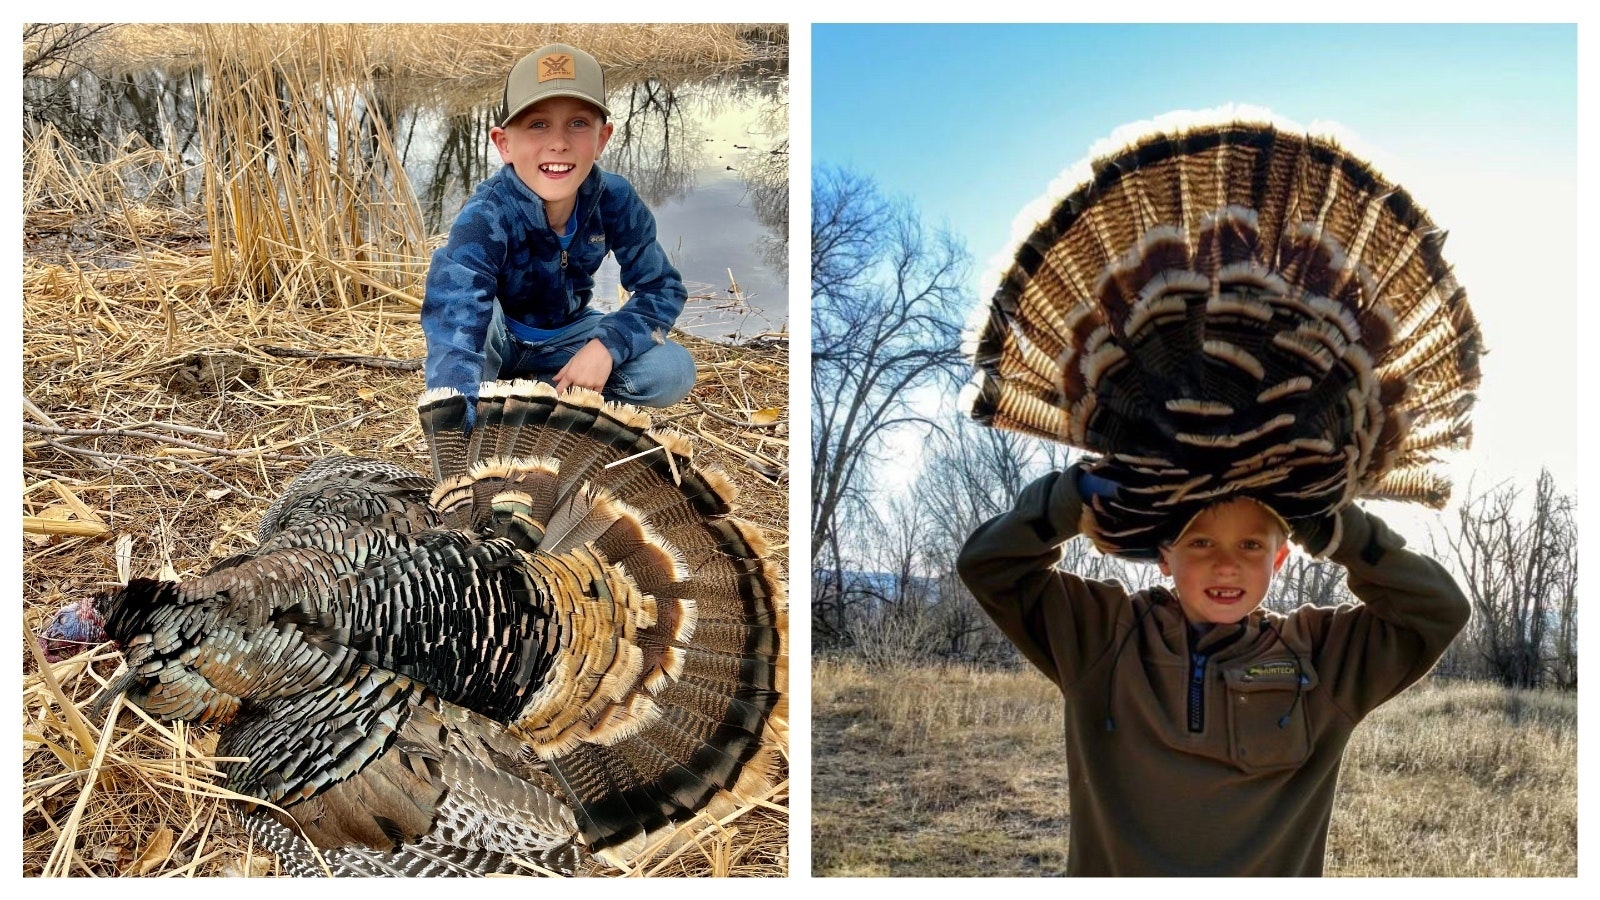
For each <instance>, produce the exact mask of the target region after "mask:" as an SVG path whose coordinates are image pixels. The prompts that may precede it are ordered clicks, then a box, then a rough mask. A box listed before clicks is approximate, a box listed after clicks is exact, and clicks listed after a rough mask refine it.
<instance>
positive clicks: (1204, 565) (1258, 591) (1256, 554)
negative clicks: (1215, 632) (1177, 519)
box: [1161, 500, 1289, 625]
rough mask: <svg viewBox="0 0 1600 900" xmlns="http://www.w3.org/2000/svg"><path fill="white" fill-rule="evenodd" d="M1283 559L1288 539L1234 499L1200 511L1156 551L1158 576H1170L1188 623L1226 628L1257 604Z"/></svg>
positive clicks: (1263, 512)
mask: <svg viewBox="0 0 1600 900" xmlns="http://www.w3.org/2000/svg"><path fill="white" fill-rule="evenodd" d="M1288 555H1289V544H1288V537H1287V535H1285V534H1284V533H1283V526H1282V525H1280V524H1279V523H1278V520H1277V519H1276V518H1274V517H1273V515H1272V513H1271V512H1269V511H1267V509H1266V508H1265V507H1263V506H1261V505H1260V504H1258V503H1256V502H1254V501H1251V500H1234V501H1232V502H1229V503H1224V504H1219V505H1217V506H1213V507H1211V508H1209V509H1207V510H1205V511H1204V512H1202V513H1200V515H1198V516H1196V517H1195V519H1194V521H1193V522H1191V523H1190V524H1189V527H1188V528H1186V529H1184V532H1183V534H1182V535H1180V536H1179V537H1178V539H1177V540H1176V541H1174V542H1173V543H1171V544H1169V545H1166V546H1164V547H1162V548H1161V574H1163V575H1168V576H1171V578H1172V581H1173V590H1174V591H1175V592H1176V593H1177V595H1178V604H1179V605H1180V606H1182V607H1183V614H1184V616H1186V617H1187V618H1188V620H1189V621H1190V622H1191V623H1194V624H1200V623H1202V622H1211V623H1214V624H1220V625H1227V624H1232V623H1234V622H1237V621H1239V620H1240V619H1243V618H1244V617H1245V616H1248V615H1249V614H1250V613H1251V611H1253V610H1254V609H1255V608H1256V607H1257V606H1259V605H1260V604H1261V601H1262V599H1263V598H1265V597H1266V596H1267V587H1268V586H1269V585H1271V584H1272V576H1273V575H1275V574H1277V571H1278V569H1279V567H1281V566H1282V565H1283V561H1284V559H1285V558H1286V557H1288Z"/></svg>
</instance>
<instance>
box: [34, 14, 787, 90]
mask: <svg viewBox="0 0 1600 900" xmlns="http://www.w3.org/2000/svg"><path fill="white" fill-rule="evenodd" d="M787 37H788V32H787V29H785V28H784V27H783V26H782V25H759V24H726V23H720V24H719V23H654V24H652V23H636V24H630V23H599V24H583V23H548V24H533V23H523V24H498V23H460V24H444V23H427V24H407V23H384V24H287V23H277V24H265V23H258V24H245V23H209V24H166V23H160V24H137V25H122V26H118V27H117V28H115V29H113V30H111V31H109V32H107V33H105V34H104V35H103V36H102V37H101V38H100V39H99V40H97V41H96V46H95V48H94V49H95V53H94V55H93V64H92V65H91V66H90V67H91V68H93V69H95V70H96V71H106V72H111V73H126V72H134V71H139V70H141V69H146V68H152V67H166V68H171V69H174V70H182V69H186V68H188V67H190V66H194V65H199V64H200V63H201V61H202V60H203V58H204V56H205V55H206V54H207V53H209V52H211V50H212V48H214V47H218V46H221V47H228V46H234V45H237V44H239V43H242V42H255V41H259V42H261V43H264V44H268V45H272V46H274V47H277V48H278V52H279V55H280V57H281V58H284V59H285V60H289V59H291V58H293V57H296V56H302V57H304V58H305V60H306V61H310V62H313V63H314V62H317V61H318V60H328V59H347V58H357V57H358V58H361V59H364V60H366V61H367V64H368V65H369V66H370V67H371V71H372V72H379V71H384V72H401V73H405V74H407V75H414V76H419V77H425V78H426V77H434V78H444V79H451V80H460V79H467V80H479V79H489V80H493V79H497V78H504V77H505V72H506V69H507V68H508V67H509V66H510V65H511V63H513V62H515V61H516V60H517V58H519V57H520V56H522V54H524V53H527V52H528V51H529V50H532V49H533V48H535V47H538V46H541V45H543V44H549V43H565V44H572V45H573V46H576V47H581V48H583V49H584V50H587V51H588V52H590V53H592V54H594V56H595V57H596V58H597V59H599V60H600V61H601V62H602V63H603V64H604V65H606V66H610V67H623V66H646V65H649V66H657V65H663V64H668V65H670V64H685V65H696V66H704V65H714V64H726V63H737V62H743V61H744V60H746V59H749V58H750V54H751V48H750V41H751V40H752V39H759V40H765V41H774V42H780V43H781V42H786V41H787ZM30 50H33V51H34V52H37V51H36V50H35V49H34V48H32V47H30V46H29V45H28V44H26V43H25V44H24V46H23V59H24V61H25V62H26V61H27V60H28V59H29V53H30Z"/></svg>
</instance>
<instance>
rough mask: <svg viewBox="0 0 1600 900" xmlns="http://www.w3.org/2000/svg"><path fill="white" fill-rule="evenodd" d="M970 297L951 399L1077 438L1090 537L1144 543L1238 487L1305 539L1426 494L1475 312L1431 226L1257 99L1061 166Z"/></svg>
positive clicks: (1463, 369)
mask: <svg viewBox="0 0 1600 900" xmlns="http://www.w3.org/2000/svg"><path fill="white" fill-rule="evenodd" d="M1081 167H1082V169H1083V171H1082V172H1081V176H1082V177H1081V178H1079V179H1078V181H1079V183H1078V186H1077V187H1076V188H1075V189H1074V190H1072V191H1071V193H1069V194H1067V195H1066V196H1065V198H1063V199H1060V200H1059V201H1057V202H1056V203H1055V204H1054V206H1053V207H1052V208H1051V209H1050V210H1049V212H1048V217H1047V218H1045V219H1044V220H1043V221H1042V222H1039V223H1038V225H1037V227H1035V228H1034V229H1033V232H1032V234H1031V235H1030V236H1029V237H1027V239H1026V240H1024V241H1023V242H1022V244H1021V245H1020V246H1019V247H1018V248H1017V251H1016V258H1015V260H1014V261H1013V263H1012V264H1011V266H1010V267H1009V269H1007V270H1006V271H1005V272H1004V274H1003V275H1002V276H1001V279H1000V284H999V289H998V290H997V291H996V293H995V295H994V299H993V301H992V302H991V303H990V304H989V306H988V307H987V308H986V309H983V310H980V311H979V316H980V317H979V319H977V320H976V322H977V327H976V329H975V333H974V334H973V335H972V336H971V337H970V338H969V345H968V352H969V354H970V355H971V357H972V360H973V364H974V366H975V368H976V370H977V372H976V375H975V376H974V378H973V380H972V382H971V383H970V384H969V385H968V386H967V388H966V389H965V390H964V392H963V403H964V405H965V406H966V408H967V409H969V410H970V412H971V414H972V416H973V418H975V419H976V420H977V421H979V422H980V423H982V424H985V425H991V426H995V427H1001V428H1008V429H1012V430H1016V431H1021V432H1024V433H1027V434H1034V435H1039V436H1042V437H1046V438H1050V439H1053V440H1057V441H1061V442H1064V443H1067V444H1070V445H1072V446H1075V447H1080V448H1082V449H1085V450H1088V451H1091V452H1092V453H1095V454H1099V459H1098V460H1097V461H1095V462H1093V463H1092V464H1091V465H1088V466H1087V467H1086V471H1087V472H1088V473H1089V474H1090V475H1092V476H1093V477H1095V478H1097V479H1101V480H1103V481H1108V482H1111V483H1113V484H1115V485H1117V490H1116V491H1115V492H1092V493H1091V494H1090V495H1089V496H1087V497H1086V498H1085V504H1084V515H1083V521H1082V523H1081V529H1082V531H1083V532H1084V533H1085V534H1088V535H1089V536H1090V538H1091V539H1092V540H1093V541H1094V543H1095V544H1096V546H1098V547H1099V548H1100V549H1101V550H1102V551H1104V552H1108V553H1112V554H1116V555H1118V556H1122V557H1126V558H1131V559H1154V558H1155V557H1156V556H1157V548H1158V546H1159V545H1160V543H1161V542H1162V541H1163V540H1168V539H1171V538H1174V537H1176V533H1177V531H1178V529H1180V528H1182V526H1183V524H1184V523H1186V522H1188V521H1189V520H1190V519H1191V518H1192V517H1193V516H1194V515H1195V514H1196V513H1198V512H1199V511H1200V510H1201V509H1203V508H1205V507H1206V506H1208V505H1210V504H1212V503H1215V502H1217V501H1219V500H1223V499H1226V498H1229V497H1235V496H1244V497H1251V498H1254V499H1256V500H1259V501H1261V502H1263V503H1265V504H1266V505H1267V506H1269V507H1270V508H1272V509H1273V510H1275V511H1276V512H1277V513H1278V514H1279V515H1280V516H1282V517H1283V518H1284V519H1286V520H1287V521H1288V522H1289V523H1290V524H1291V525H1292V526H1293V528H1294V531H1295V533H1296V534H1297V535H1307V534H1314V535H1317V538H1318V539H1317V541H1316V542H1315V543H1316V544H1320V545H1321V546H1310V547H1308V549H1310V550H1312V551H1313V552H1314V553H1316V554H1317V555H1319V556H1321V555H1326V554H1327V553H1331V552H1332V551H1333V550H1334V549H1336V548H1337V547H1338V544H1339V533H1338V516H1337V513H1338V511H1339V509H1341V508H1342V507H1344V506H1345V505H1346V504H1348V503H1349V502H1350V501H1351V500H1353V499H1355V498H1356V497H1373V498H1382V499H1392V500H1408V501H1417V502H1422V503H1426V504H1428V505H1430V506H1434V507H1439V506H1442V505H1443V504H1444V502H1445V501H1446V500H1447V499H1448V497H1449V491H1450V486H1449V483H1448V482H1447V481H1446V480H1445V479H1444V478H1443V477H1441V476H1440V475H1438V474H1437V473H1436V472H1434V471H1433V470H1432V469H1433V464H1434V462H1435V460H1436V454H1437V453H1438V452H1439V451H1441V450H1444V449H1448V448H1454V447H1464V446H1466V445H1467V443H1468V441H1469V439H1470V436H1471V424H1470V422H1469V420H1468V412H1469V410H1470V408H1471V406H1472V403H1473V400H1474V396H1473V393H1472V391H1473V389H1474V388H1475V387H1476V386H1477V384H1478V356H1479V353H1480V352H1481V343H1480V336H1479V332H1478V325H1477V322H1476V320H1475V319H1474V318H1473V315H1472V311H1471V309H1470V308H1469V307H1468V305H1467V300H1466V292H1465V291H1464V290H1463V289H1462V288H1461V287H1460V286H1459V285H1457V284H1456V281H1455V278H1454V277H1453V276H1452V275H1451V271H1450V266H1449V265H1448V264H1447V263H1446V262H1445V260H1444V258H1443V256H1442V255H1441V248H1442V246H1443V244H1444V237H1445V232H1444V231H1443V230H1441V229H1439V228H1438V227H1437V226H1435V225H1434V224H1433V222H1432V221H1431V220H1430V219H1429V218H1428V216H1427V214H1426V213H1425V212H1424V211H1423V210H1422V208H1421V207H1419V206H1418V205H1417V204H1416V202H1415V201H1413V200H1412V198H1411V195H1410V194H1408V193H1406V191H1405V190H1404V189H1403V188H1400V187H1399V186H1397V185H1395V184H1392V183H1390V182H1388V181H1386V180H1385V179H1384V178H1383V176H1381V175H1380V174H1378V173H1377V172H1376V171H1374V170H1373V169H1372V167H1371V166H1370V165H1368V164H1367V163H1366V162H1363V161H1362V160H1360V159H1357V158H1356V157H1354V156H1351V155H1350V154H1349V153H1348V152H1346V151H1345V150H1344V149H1342V148H1341V147H1339V146H1338V145H1337V144H1336V143H1334V142H1333V141H1332V140H1331V139H1328V138H1323V137H1314V136H1310V135H1308V134H1306V133H1304V131H1302V130H1300V129H1295V128H1291V127H1288V126H1283V125H1273V124H1268V123H1266V122H1262V121H1242V120H1235V121H1228V122H1225V123H1223V124H1211V125H1203V126H1190V127H1168V128H1161V129H1156V130H1152V131H1149V132H1146V133H1145V134H1144V135H1143V136H1141V137H1139V138H1137V139H1136V140H1134V141H1133V142H1132V143H1130V144H1128V145H1127V146H1125V147H1123V148H1122V149H1120V150H1118V151H1116V152H1113V153H1110V154H1108V155H1104V156H1099V157H1098V158H1094V159H1093V160H1092V161H1091V162H1089V163H1088V164H1087V166H1081Z"/></svg>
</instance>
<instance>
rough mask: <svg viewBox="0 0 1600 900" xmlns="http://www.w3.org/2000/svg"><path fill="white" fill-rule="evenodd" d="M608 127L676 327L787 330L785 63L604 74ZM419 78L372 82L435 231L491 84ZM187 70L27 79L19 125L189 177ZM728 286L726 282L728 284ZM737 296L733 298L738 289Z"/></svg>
mask: <svg viewBox="0 0 1600 900" xmlns="http://www.w3.org/2000/svg"><path fill="white" fill-rule="evenodd" d="M607 78H608V86H609V89H610V96H609V97H608V101H609V105H610V106H611V110H612V123H613V126H614V131H613V135H612V139H611V142H610V144H609V145H608V146H607V148H606V151H605V154H604V155H603V156H602V157H601V160H600V164H601V165H602V166H604V167H606V168H607V169H610V170H612V171H615V172H617V173H619V174H621V175H623V176H624V177H626V178H627V179H628V180H629V181H630V182H631V183H632V184H633V185H634V187H635V189H637V190H638V191H639V194H640V196H642V197H643V198H644V199H645V202H646V203H647V204H649V205H650V207H651V208H652V210H653V211H654V212H655V214H656V222H657V232H658V236H659V238H660V240H661V243H662V246H663V247H665V248H666V250H667V253H668V255H669V256H671V257H672V259H673V262H674V263H675V264H676V265H677V266H678V268H679V270H680V271H681V272H682V273H683V276H684V279H685V281H686V282H688V283H689V285H690V292H691V301H690V306H689V309H688V310H687V311H686V312H685V315H684V318H683V319H682V320H681V322H680V324H682V325H683V326H684V327H685V328H687V329H689V330H691V331H693V332H695V333H697V334H701V335H702V336H705V337H710V338H717V339H722V338H727V337H740V336H750V335H753V334H758V333H760V332H763V331H769V330H777V329H780V328H782V327H783V326H784V325H785V324H786V322H787V317H788V311H787V308H788V291H787V260H788V244H787V241H788V219H789V209H788V160H789V155H788V149H789V146H788V131H789V122H788V70H787V61H786V59H783V58H774V59H765V60H760V61H756V62H752V63H747V64H745V65H742V66H739V67H734V68H729V69H723V70H720V71H714V72H704V71H702V72H689V71H674V72H662V71H652V72H645V71H634V70H625V71H620V72H617V71H614V72H608V74H607ZM464 87H465V86H464V85H462V84H459V83H456V84H448V85H429V84H427V83H423V82H420V81H419V80H418V79H398V78H396V79H390V80H385V81H383V82H380V83H378V84H375V85H374V86H373V90H372V92H371V96H372V97H373V99H374V100H375V104H374V106H373V107H371V108H369V109H367V110H366V113H367V114H368V115H377V116H381V117H382V119H383V120H384V123H385V125H386V127H387V131H388V133H389V134H391V135H393V136H394V141H395V146H396V151H397V153H398V155H399V157H400V159H401V160H402V162H403V165H404V168H405V173H406V177H407V178H408V179H409V181H410V182H411V186H412V189H413V191H414V192H415V195H416V197H417V200H418V204H419V206H420V208H421V212H422V215H423V224H424V228H425V229H426V230H427V231H428V232H429V233H434V234H437V233H441V232H443V231H445V230H447V229H448V228H449V225H450V222H451V220H452V219H453V218H454V216H455V214H456V212H457V211H458V210H459V209H460V208H461V204H462V203H463V202H464V201H465V199H466V197H467V196H468V194H469V193H470V192H471V191H472V190H473V189H474V188H476V186H477V185H478V183H479V182H481V181H482V180H483V179H485V178H487V177H488V176H489V175H491V174H492V173H493V172H494V171H495V170H496V169H498V168H499V166H500V161H499V157H498V155H497V154H495V153H494V152H493V149H492V146H491V144H490V141H489V129H490V128H491V127H492V126H493V124H494V121H493V113H494V111H495V110H496V109H497V108H498V104H499V91H500V86H499V85H498V84H493V85H478V86H476V87H474V88H471V89H468V90H464V89H463V88H464ZM203 96H204V78H203V76H202V75H201V74H200V73H199V72H197V71H192V72H184V73H169V72H157V71H150V72H144V73H140V74H137V75H133V76H126V77H117V78H106V79H101V78H98V77H96V76H94V75H93V74H92V73H87V72H84V73H80V74H78V75H77V76H75V77H73V78H70V79H61V80H44V79H25V80H24V84H23V108H24V119H25V121H26V122H28V123H30V124H29V125H28V126H25V127H37V126H38V124H39V123H43V122H50V123H53V124H54V125H55V126H56V127H57V129H58V130H60V131H61V132H62V134H63V135H65V136H66V137H67V138H68V139H69V140H71V141H72V142H73V143H74V144H75V145H76V146H78V147H79V148H81V149H82V150H83V151H85V152H86V153H87V155H89V156H90V157H91V158H95V159H99V160H106V159H109V158H112V157H113V156H115V155H116V154H117V153H118V152H119V148H120V147H122V146H124V145H125V144H126V142H127V141H128V136H129V135H135V134H136V135H140V136H142V138H143V139H144V140H145V141H147V142H148V143H149V144H151V145H152V146H155V147H158V148H162V149H175V150H177V151H178V152H179V153H180V154H181V156H182V158H183V160H184V162H185V163H186V164H188V165H189V166H191V168H190V170H189V173H188V175H187V176H186V179H185V183H184V188H185V191H186V193H187V194H188V196H189V198H190V199H193V198H194V196H195V195H196V194H197V193H198V191H199V190H200V186H201V181H200V168H199V162H200V147H199V127H198V121H197V116H196V107H197V105H198V103H199V102H202V98H203ZM733 282H736V285H735V284H734V283H733ZM616 285H617V273H616V264H615V262H614V261H612V260H608V261H607V263H606V265H605V266H604V267H602V269H601V271H600V273H598V274H597V285H596V302H597V303H599V304H600V305H601V306H602V308H609V307H611V306H614V305H615V303H616V302H617V287H616ZM735 288H736V289H737V290H735Z"/></svg>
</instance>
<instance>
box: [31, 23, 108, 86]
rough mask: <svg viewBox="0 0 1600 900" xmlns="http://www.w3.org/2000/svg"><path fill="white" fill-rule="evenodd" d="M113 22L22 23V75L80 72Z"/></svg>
mask: <svg viewBox="0 0 1600 900" xmlns="http://www.w3.org/2000/svg"><path fill="white" fill-rule="evenodd" d="M115 27H116V26H115V25H106V24H102V25H88V24H70V23H59V22H34V23H29V24H24V25H23V26H22V77H23V78H28V77H30V76H35V75H52V76H55V77H71V76H72V75H75V74H77V73H78V72H79V71H82V70H83V69H84V67H85V66H86V65H87V63H88V62H89V60H90V59H91V58H92V57H93V55H94V53H95V52H96V51H97V50H98V47H99V44H100V42H101V40H102V39H103V38H104V37H105V36H106V35H107V34H108V33H110V31H111V30H112V29H113V28H115Z"/></svg>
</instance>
